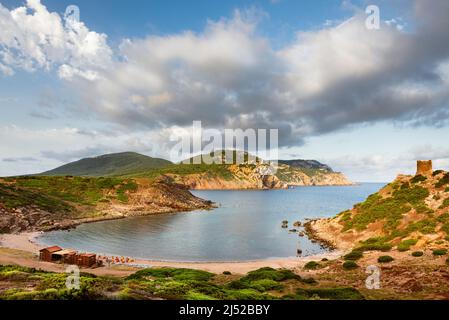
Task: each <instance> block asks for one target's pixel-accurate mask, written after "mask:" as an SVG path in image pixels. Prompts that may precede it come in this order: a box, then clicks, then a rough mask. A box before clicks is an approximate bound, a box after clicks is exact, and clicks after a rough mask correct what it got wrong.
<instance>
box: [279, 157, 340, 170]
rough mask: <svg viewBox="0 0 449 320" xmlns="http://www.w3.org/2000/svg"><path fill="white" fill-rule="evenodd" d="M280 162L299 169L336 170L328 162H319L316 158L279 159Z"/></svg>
mask: <svg viewBox="0 0 449 320" xmlns="http://www.w3.org/2000/svg"><path fill="white" fill-rule="evenodd" d="M278 162H279V163H282V164H286V165H288V166H290V167H293V168H298V169H306V170H307V169H313V170H322V171H324V172H329V173H331V172H334V170H332V168H331V167H329V166H328V165H327V164H324V163H321V162H318V161H316V160H302V159H296V160H279V161H278Z"/></svg>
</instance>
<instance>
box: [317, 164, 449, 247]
mask: <svg viewBox="0 0 449 320" xmlns="http://www.w3.org/2000/svg"><path fill="white" fill-rule="evenodd" d="M430 168H431V167H430ZM421 169H422V168H418V173H417V174H416V175H415V176H411V175H399V176H398V177H397V178H396V179H395V180H394V181H393V182H392V183H390V184H388V185H387V186H385V187H384V188H382V189H381V190H380V191H379V192H377V193H375V194H373V195H371V196H369V197H368V199H366V200H365V201H364V202H362V203H359V204H356V205H355V206H354V207H353V208H352V209H351V210H348V211H344V212H342V213H340V214H339V215H338V216H336V217H335V218H332V219H322V220H317V221H314V222H311V223H310V225H309V229H310V231H311V232H312V233H314V234H315V236H316V237H318V238H320V239H324V240H326V241H328V242H330V243H332V244H333V245H334V246H336V247H339V248H343V249H351V248H365V249H374V250H376V249H378V250H386V251H388V250H390V249H397V250H398V251H407V250H410V249H423V248H443V249H445V248H449V172H445V171H442V170H438V171H432V169H428V170H427V171H424V172H423V171H422V170H421Z"/></svg>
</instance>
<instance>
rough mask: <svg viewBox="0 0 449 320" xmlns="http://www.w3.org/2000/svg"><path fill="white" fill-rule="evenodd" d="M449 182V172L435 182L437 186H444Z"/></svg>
mask: <svg viewBox="0 0 449 320" xmlns="http://www.w3.org/2000/svg"><path fill="white" fill-rule="evenodd" d="M448 184H449V172H446V174H445V175H444V176H443V177H442V178H441V179H440V180H439V181H438V182H437V183H436V184H435V187H436V188H442V187H444V186H446V185H448Z"/></svg>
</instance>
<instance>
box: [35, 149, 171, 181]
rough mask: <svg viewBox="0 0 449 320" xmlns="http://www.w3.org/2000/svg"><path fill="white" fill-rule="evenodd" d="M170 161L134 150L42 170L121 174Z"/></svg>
mask: <svg viewBox="0 0 449 320" xmlns="http://www.w3.org/2000/svg"><path fill="white" fill-rule="evenodd" d="M171 164H172V163H171V162H170V161H167V160H164V159H157V158H151V157H147V156H144V155H142V154H138V153H134V152H124V153H116V154H107V155H103V156H99V157H95V158H85V159H81V160H79V161H76V162H72V163H69V164H66V165H64V166H62V167H59V168H56V169H53V170H50V171H47V172H44V173H43V174H42V175H45V176H67V175H72V176H89V177H105V176H123V175H127V174H133V173H136V172H143V171H148V170H153V169H157V168H163V167H167V166H169V165H171Z"/></svg>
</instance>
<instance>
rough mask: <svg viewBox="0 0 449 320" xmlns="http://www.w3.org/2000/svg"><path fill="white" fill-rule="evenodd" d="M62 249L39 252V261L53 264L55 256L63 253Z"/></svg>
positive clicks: (54, 248)
mask: <svg viewBox="0 0 449 320" xmlns="http://www.w3.org/2000/svg"><path fill="white" fill-rule="evenodd" d="M61 250H62V248H61V247H58V246H53V247H48V248H44V249H41V250H39V259H40V260H42V261H47V262H52V261H54V260H53V254H54V253H56V252H58V251H61Z"/></svg>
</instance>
